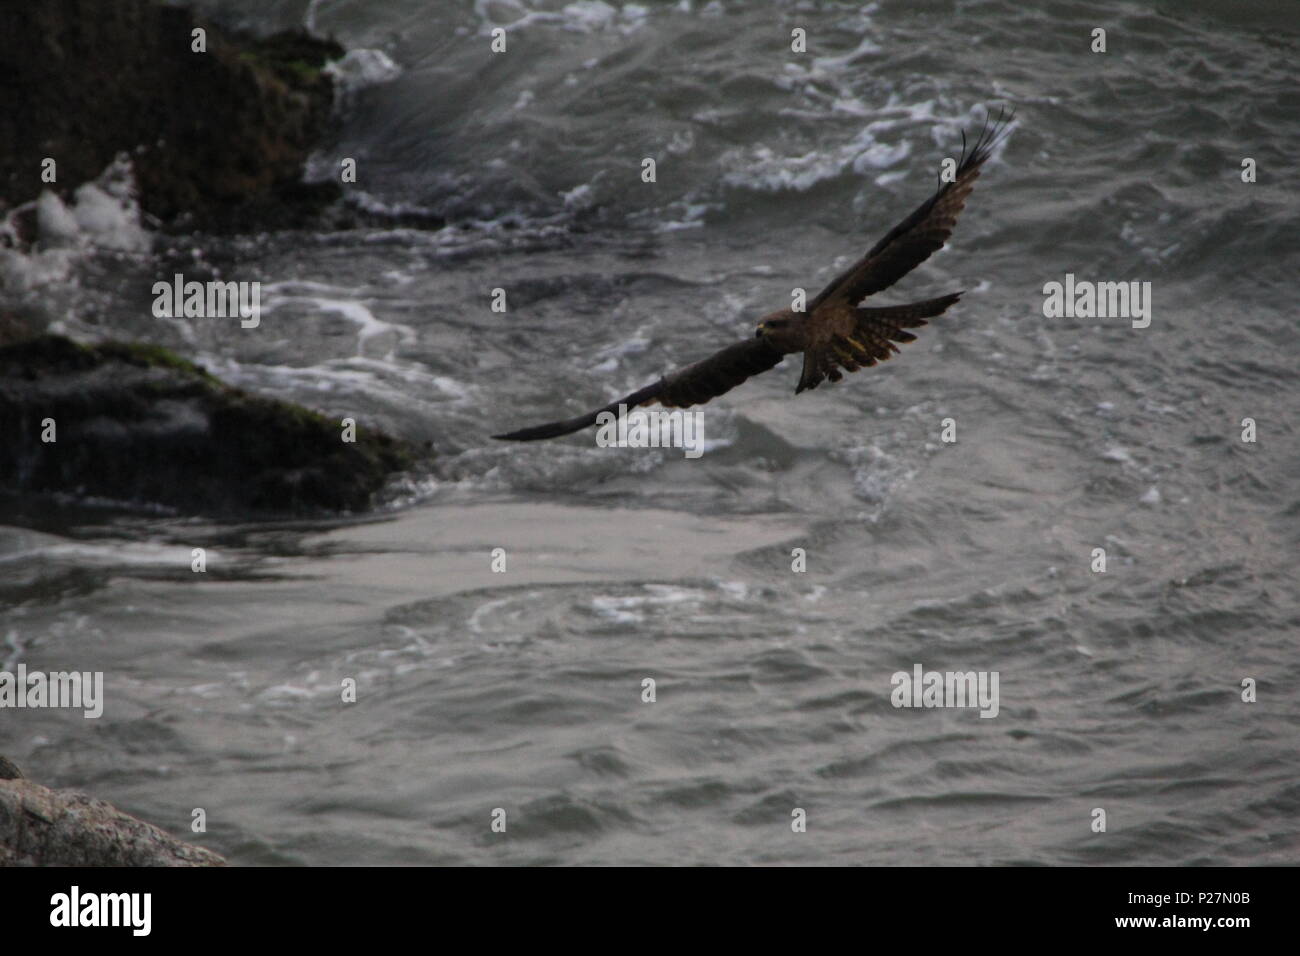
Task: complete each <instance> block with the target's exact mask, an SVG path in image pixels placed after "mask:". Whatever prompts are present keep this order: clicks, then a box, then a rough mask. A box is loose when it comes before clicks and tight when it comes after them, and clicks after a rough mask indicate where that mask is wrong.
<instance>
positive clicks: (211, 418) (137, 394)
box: [0, 335, 428, 516]
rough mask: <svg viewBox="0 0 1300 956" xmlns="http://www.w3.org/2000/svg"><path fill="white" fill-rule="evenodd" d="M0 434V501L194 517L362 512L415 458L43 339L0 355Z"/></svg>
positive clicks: (137, 350)
mask: <svg viewBox="0 0 1300 956" xmlns="http://www.w3.org/2000/svg"><path fill="white" fill-rule="evenodd" d="M0 427H2V428H3V435H2V436H0V437H2V440H3V444H4V454H3V455H0V490H7V491H16V492H19V493H25V494H31V493H56V492H63V493H67V494H72V495H76V496H77V497H97V498H106V499H111V500H115V501H121V502H138V503H144V504H155V505H156V504H162V505H167V506H171V507H173V508H175V509H177V510H180V511H182V512H186V513H193V514H206V515H236V516H238V515H249V514H319V513H328V512H339V511H360V510H364V509H365V508H368V507H370V505H371V504H372V502H373V500H374V497H375V494H376V492H378V491H379V490H380V488H381V487H382V486H383V485H384V484H385V482H386V481H387V479H388V478H389V477H390V476H391V475H393V474H394V473H396V472H400V471H404V470H407V469H410V468H412V467H414V466H417V465H418V464H420V463H421V462H422V461H423V460H424V459H426V458H427V456H428V451H427V449H421V448H417V447H415V446H413V445H411V444H410V443H407V442H404V441H402V440H400V439H396V438H392V437H390V436H388V435H385V434H382V433H381V432H378V431H375V430H373V429H370V428H367V427H364V425H362V424H358V425H357V427H356V429H355V441H344V440H343V438H344V431H343V428H342V425H341V422H339V421H335V420H331V419H327V418H325V417H324V416H323V415H320V414H317V413H316V412H313V411H309V410H307V409H305V408H302V407H300V406H297V405H293V404H291V403H288V402H281V401H277V400H275V399H270V398H265V397H261V396H256V395H251V394H249V393H247V392H244V391H242V390H240V389H236V388H232V387H230V386H228V385H225V384H223V383H222V382H220V381H218V380H217V379H215V378H213V377H212V376H211V375H209V374H208V373H207V372H206V371H205V370H203V369H202V368H200V367H199V366H196V365H194V364H193V363H191V362H188V361H186V360H184V359H182V358H179V357H177V356H176V355H173V354H172V353H170V352H168V351H167V350H166V349H163V348H159V347H157V346H150V345H139V344H124V343H117V342H106V343H102V344H100V345H81V344H78V343H76V342H73V341H71V340H70V339H66V338H63V337H60V336H54V335H42V336H38V337H35V338H31V339H28V340H26V341H21V342H17V343H13V344H10V345H7V346H3V347H0ZM51 428H52V429H53V431H52V432H51V431H50V429H51ZM50 437H53V438H54V439H55V440H54V441H46V440H43V439H46V438H50Z"/></svg>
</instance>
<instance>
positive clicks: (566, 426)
mask: <svg viewBox="0 0 1300 956" xmlns="http://www.w3.org/2000/svg"><path fill="white" fill-rule="evenodd" d="M783 357H784V356H783V355H782V353H781V352H779V351H777V350H776V349H774V348H773V347H772V346H771V345H769V344H768V343H767V342H766V341H765V340H764V339H761V338H752V339H745V340H744V341H743V342H737V343H736V344H735V345H728V346H727V347H726V348H725V349H723V350H722V351H720V352H715V353H714V354H713V355H710V356H709V357H708V358H706V359H703V360H702V361H699V362H696V363H695V364H694V365H688V366H686V368H684V369H681V370H680V371H677V372H674V373H673V374H671V375H666V376H664V377H663V378H661V379H659V381H657V382H655V383H654V384H652V385H647V386H646V387H645V388H643V389H640V390H639V391H635V392H633V393H632V394H631V395H627V396H625V397H623V398H620V399H619V400H618V401H615V402H610V403H609V404H608V405H606V406H605V407H604V408H598V409H596V410H595V411H594V412H589V413H588V414H586V415H579V416H578V417H577V418H569V419H566V420H565V421H562V422H550V423H548V424H546V425H536V426H534V427H532V428H522V429H520V430H519V431H515V432H508V433H507V434H504V435H493V436H492V437H493V438H499V439H501V440H502V441H537V440H538V439H542V438H558V437H559V436H560V435H568V434H571V433H572V432H576V431H579V430H581V429H583V428H589V427H590V426H592V425H594V424H596V418H597V416H599V415H600V414H601V413H602V412H612V413H614V414H618V407H619V406H620V405H625V406H627V408H629V409H631V408H633V407H635V406H637V405H650V404H653V403H655V402H658V403H659V404H661V405H666V406H667V407H669V408H687V407H689V406H691V405H703V404H704V403H705V402H707V401H709V399H712V398H717V397H718V396H719V395H721V394H723V393H724V392H729V391H731V390H732V389H733V388H735V387H736V386H737V385H739V384H740V383H741V382H743V381H745V379H747V378H749V377H751V376H753V375H759V374H761V373H763V372H766V371H767V370H768V369H770V368H772V367H773V366H775V365H776V364H777V363H779V362H780V361H781V359H782V358H783Z"/></svg>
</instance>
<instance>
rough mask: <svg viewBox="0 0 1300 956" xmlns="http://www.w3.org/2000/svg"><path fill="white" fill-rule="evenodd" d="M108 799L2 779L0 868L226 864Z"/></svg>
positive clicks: (0, 791)
mask: <svg viewBox="0 0 1300 956" xmlns="http://www.w3.org/2000/svg"><path fill="white" fill-rule="evenodd" d="M225 865H226V861H225V859H223V858H222V857H221V856H219V855H218V854H216V853H213V852H212V851H211V850H206V849H204V848H203V847H201V846H194V845H192V844H189V843H183V842H181V841H180V840H177V839H176V838H175V837H172V836H170V835H168V834H167V833H164V832H163V831H162V830H160V829H158V828H157V827H156V826H153V825H152V824H149V823H145V822H144V821H143V820H137V819H136V818H135V817H133V816H130V815H128V814H125V813H123V812H121V811H120V810H118V809H116V808H115V807H113V806H112V805H110V804H108V803H105V802H104V801H103V800H96V799H94V798H92V797H88V796H86V795H85V794H84V793H78V792H77V791H75V790H50V789H49V788H48V787H42V786H41V785H40V784H37V783H32V782H31V781H30V780H24V779H21V778H18V779H12V780H7V779H0V866H225Z"/></svg>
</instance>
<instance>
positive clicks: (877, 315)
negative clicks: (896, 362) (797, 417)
mask: <svg viewBox="0 0 1300 956" xmlns="http://www.w3.org/2000/svg"><path fill="white" fill-rule="evenodd" d="M961 296H962V294H961V293H960V292H954V293H953V294H952V295H944V296H940V297H939V298H937V299H926V300H925V301H924V302H911V303H908V304H907V305H888V306H884V307H883V308H865V307H863V308H858V309H855V310H854V312H855V313H856V315H857V326H856V327H855V328H854V330H853V334H852V335H847V336H843V335H841V336H837V337H836V338H835V339H834V340H832V342H831V345H830V347H829V348H825V349H818V350H816V351H811V350H810V351H807V352H804V355H803V375H802V376H800V378H799V385H798V387H797V388H795V394H796V395H797V394H798V393H799V392H802V391H804V390H806V389H809V388H816V387H817V386H818V385H820V384H821V383H822V381H823V380H824V379H827V378H829V379H830V380H831V381H832V382H838V381H839V380H840V379H841V378H842V377H843V376H842V375H841V374H840V370H841V369H843V370H844V371H845V372H856V371H857V370H858V369H860V368H869V367H870V366H872V365H875V364H876V363H877V362H883V361H884V360H885V359H887V358H889V357H890V356H891V355H893V354H894V353H895V352H897V351H898V346H897V345H895V344H894V343H895V342H915V341H916V336H915V335H913V334H912V333H911V332H905V331H903V330H904V329H915V328H918V327H920V326H922V325H925V324H927V323H926V319H933V318H934V317H935V316H937V315H942V314H943V313H944V312H945V311H947V309H948V307H949V306H950V305H952V304H953V303H954V302H956V301H957V300H958V299H960V298H961Z"/></svg>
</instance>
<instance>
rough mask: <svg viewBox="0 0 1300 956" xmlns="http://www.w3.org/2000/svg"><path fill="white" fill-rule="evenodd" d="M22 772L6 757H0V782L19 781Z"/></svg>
mask: <svg viewBox="0 0 1300 956" xmlns="http://www.w3.org/2000/svg"><path fill="white" fill-rule="evenodd" d="M22 777H23V772H22V771H21V770H19V769H18V764H16V763H14V762H13V761H12V760H10V759H9V758H8V757H0V780H21V779H22Z"/></svg>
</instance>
